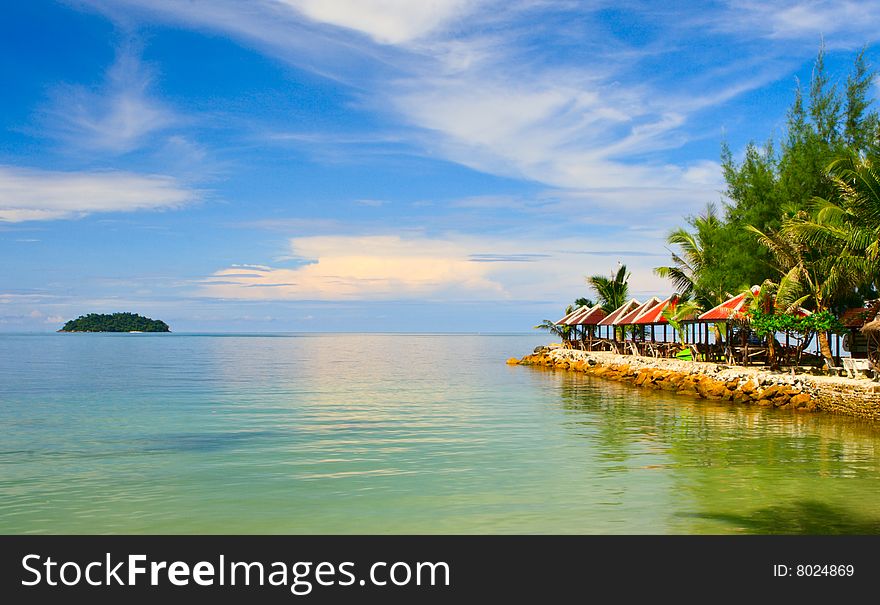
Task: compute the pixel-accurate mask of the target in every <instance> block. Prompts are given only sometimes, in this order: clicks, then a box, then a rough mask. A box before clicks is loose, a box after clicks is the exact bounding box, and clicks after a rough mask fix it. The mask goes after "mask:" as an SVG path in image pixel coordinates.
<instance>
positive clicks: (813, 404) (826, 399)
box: [507, 346, 880, 420]
mask: <svg viewBox="0 0 880 605" xmlns="http://www.w3.org/2000/svg"><path fill="white" fill-rule="evenodd" d="M507 363H508V364H511V365H524V366H538V367H544V368H552V369H555V370H567V371H574V372H583V373H584V374H587V375H589V376H595V377H601V378H607V379H610V380H617V381H620V382H626V383H629V384H632V385H634V386H638V387H642V388H650V389H658V390H663V391H669V392H674V393H678V394H681V395H688V396H691V397H698V398H702V399H715V400H722V401H729V402H731V403H739V404H750V405H760V406H767V407H775V408H782V409H791V410H796V411H798V412H816V411H824V412H832V413H838V414H846V415H849V416H856V417H859V418H866V419H870V420H880V384H878V383H877V382H874V381H873V380H869V379H867V378H843V377H837V376H823V375H812V374H809V373H804V372H801V373H792V372H771V371H769V370H766V369H763V368H760V369H759V368H752V367H743V366H731V365H725V364H718V363H705V362H693V361H682V360H678V359H654V358H652V357H637V356H633V355H617V354H615V353H607V352H587V351H577V350H572V349H566V348H562V347H552V346H551V347H538V348H537V349H535V352H534V353H533V354H531V355H526V356H525V357H523V358H522V359H517V358H515V357H511V358H510V359H508V360H507Z"/></svg>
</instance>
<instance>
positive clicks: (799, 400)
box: [788, 393, 812, 408]
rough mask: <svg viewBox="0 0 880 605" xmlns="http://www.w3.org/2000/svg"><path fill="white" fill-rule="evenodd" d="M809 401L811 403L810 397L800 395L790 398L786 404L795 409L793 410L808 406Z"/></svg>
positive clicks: (804, 394)
mask: <svg viewBox="0 0 880 605" xmlns="http://www.w3.org/2000/svg"><path fill="white" fill-rule="evenodd" d="M810 401H812V397H810V396H809V395H807V394H806V393H801V394H799V395H795V396H794V397H792V398H791V399H790V400H789V401H788V403H789V404H790V405H791V406H792V407H795V408H802V407H805V406H807V404H809V403H810Z"/></svg>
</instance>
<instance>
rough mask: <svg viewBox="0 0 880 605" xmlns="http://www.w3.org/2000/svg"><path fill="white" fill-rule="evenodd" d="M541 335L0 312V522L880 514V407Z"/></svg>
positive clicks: (551, 530)
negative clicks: (757, 395)
mask: <svg viewBox="0 0 880 605" xmlns="http://www.w3.org/2000/svg"><path fill="white" fill-rule="evenodd" d="M545 342H546V335H542V334H538V333H535V334H485V335H484V334H183V333H172V334H55V333H52V334H10V333H4V334H0V533H3V534H61V533H63V534H105V533H106V534H755V533H757V534H765V533H805V534H836V533H880V424H878V423H873V422H870V421H865V420H859V419H856V418H849V417H844V416H836V415H830V414H805V413H798V412H795V411H789V410H778V409H766V408H760V407H757V406H743V405H736V404H731V403H726V402H718V401H707V400H700V399H692V398H689V397H684V396H679V395H675V394H670V393H666V392H656V391H649V390H643V389H639V388H635V387H632V386H629V385H624V384H619V383H616V382H610V381H605V380H602V379H598V378H591V377H587V376H584V375H582V374H578V373H568V372H562V371H554V370H548V369H544V368H532V367H523V366H510V365H506V364H505V360H506V359H507V358H509V357H520V356H522V355H524V354H526V353H530V352H531V351H532V349H533V348H534V347H535V346H536V345H540V344H544V343H545Z"/></svg>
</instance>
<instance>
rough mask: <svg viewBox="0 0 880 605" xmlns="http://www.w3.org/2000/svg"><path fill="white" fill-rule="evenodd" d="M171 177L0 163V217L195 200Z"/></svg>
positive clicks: (61, 215) (43, 216)
mask: <svg viewBox="0 0 880 605" xmlns="http://www.w3.org/2000/svg"><path fill="white" fill-rule="evenodd" d="M200 197H201V193H200V192H199V191H197V190H193V189H188V188H187V187H185V186H184V185H182V184H181V183H180V182H179V181H177V180H176V179H174V178H172V177H169V176H162V175H142V174H136V173H132V172H122V171H117V172H60V171H49V170H34V169H28V168H20V167H16V166H0V222H10V223H18V222H24V221H41V220H57V219H70V218H79V217H82V216H85V215H88V214H93V213H96V212H133V211H143V210H169V209H174V208H179V207H181V206H184V205H186V204H190V203H193V202H195V201H197V200H198V199H200Z"/></svg>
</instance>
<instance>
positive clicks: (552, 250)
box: [198, 233, 668, 301]
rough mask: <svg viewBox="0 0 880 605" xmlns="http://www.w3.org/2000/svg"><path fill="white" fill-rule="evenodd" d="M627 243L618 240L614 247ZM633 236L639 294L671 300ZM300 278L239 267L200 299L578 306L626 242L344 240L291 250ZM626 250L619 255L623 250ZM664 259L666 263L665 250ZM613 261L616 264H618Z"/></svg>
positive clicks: (204, 289) (218, 277)
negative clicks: (588, 279)
mask: <svg viewBox="0 0 880 605" xmlns="http://www.w3.org/2000/svg"><path fill="white" fill-rule="evenodd" d="M615 237H616V238H617V239H614V238H615ZM637 237H638V236H637V234H635V233H630V234H627V236H626V237H625V238H624V239H623V241H626V240H627V239H629V240H631V241H632V242H633V243H632V245H633V246H634V247H635V248H638V249H640V250H642V252H640V253H639V254H629V253H627V252H626V251H625V250H623V251H620V252H619V254H620V256H621V260H622V261H623V262H627V263H629V264H630V267H631V269H632V270H633V275H634V278H633V281H632V288H633V291H652V292H664V291H666V290H668V286H667V285H666V284H665V283H664V282H663V281H662V280H659V279H657V278H656V277H655V276H654V275H653V274H652V271H651V270H652V268H653V267H654V266H655V265H656V264H659V261H658V258H657V257H656V256H652V255H650V254H647V253H646V252H644V249H645V248H650V247H651V246H650V245H647V246H646V245H645V244H644V243H643V242H639V241H638V240H637ZM290 244H291V251H292V252H293V254H294V256H296V257H297V258H299V259H300V260H303V261H305V263H304V264H302V265H300V266H297V267H295V268H283V267H270V266H265V265H232V266H230V267H228V268H226V269H222V270H220V271H217V272H215V273H214V274H213V275H211V276H210V277H208V278H206V279H205V280H203V282H202V283H201V285H200V288H199V290H198V294H199V295H201V296H205V297H208V298H219V299H237V300H251V301H258V300H324V301H334V300H337V301H355V300H364V301H367V300H404V299H416V300H447V301H462V300H469V301H475V300H535V299H545V300H546V299H547V298H550V299H556V298H557V297H559V296H560V295H561V296H562V297H563V299H567V298H568V297H570V298H572V299H573V298H575V297H577V296H581V295H583V294H584V292H585V288H586V286H585V285H584V276H585V275H586V274H587V273H590V274H593V273H602V274H604V273H606V272H608V271H609V270H610V268H612V267H613V266H614V263H615V262H616V260H617V258H616V257H614V255H615V254H618V253H617V252H611V253H608V252H605V251H608V250H611V251H614V250H620V245H621V239H620V236H613V237H612V238H607V237H605V236H593V235H590V234H585V235H583V236H582V237H577V238H574V237H572V238H567V239H566V238H556V239H552V240H547V239H542V238H539V237H533V238H531V239H528V238H510V237H507V238H505V237H501V236H482V237H475V236H466V235H462V234H448V235H444V236H434V237H427V236H419V235H414V236H412V237H400V236H397V235H360V236H348V235H336V236H315V237H302V238H295V239H293V240H291V242H290ZM615 244H617V247H615ZM656 248H657V249H656V250H654V252H655V253H656V254H658V255H664V256H665V254H666V252H665V251H664V250H663V249H662V247H661V246H660V245H657V246H656ZM609 254H611V256H609Z"/></svg>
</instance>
